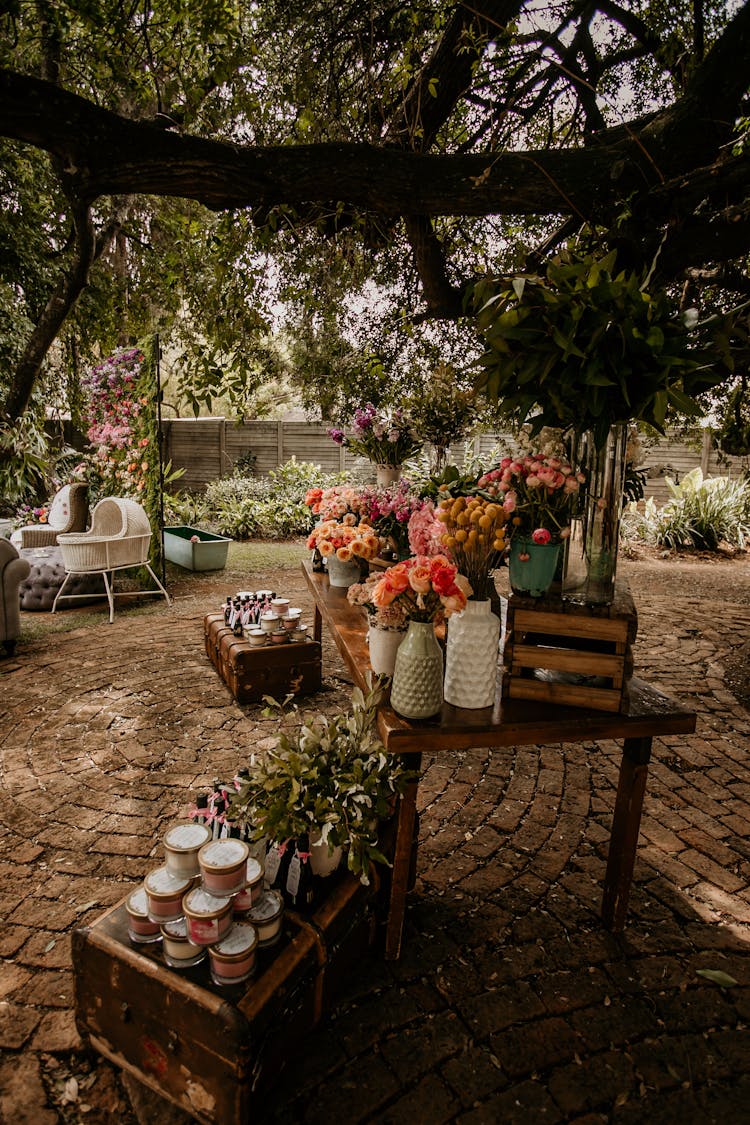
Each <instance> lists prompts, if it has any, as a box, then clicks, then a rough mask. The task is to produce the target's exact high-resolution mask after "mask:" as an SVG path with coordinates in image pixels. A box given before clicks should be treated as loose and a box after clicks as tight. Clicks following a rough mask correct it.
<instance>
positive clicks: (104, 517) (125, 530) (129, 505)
mask: <svg viewBox="0 0 750 1125" xmlns="http://www.w3.org/2000/svg"><path fill="white" fill-rule="evenodd" d="M57 542H58V545H59V546H60V548H61V550H62V557H63V563H64V565H65V569H66V570H67V571H70V572H72V573H76V572H80V571H88V572H91V571H96V570H103V571H104V570H117V569H119V568H120V567H129V566H142V565H144V564H146V563H148V554H149V550H150V548H151V525H150V524H149V522H148V516H147V515H146V513H145V511H144V510H143V508H142V507H141V505H140V504H137V503H136V501H135V500H122V499H120V498H119V497H115V496H108V497H106V498H105V499H104V500H100V501H99V503H98V504H97V505H96V507H95V508H94V510H93V512H92V515H91V527H90V529H89V530H88V531H85V532H83V533H82V534H80V535H78V534H75V535H72V534H70V535H59V536H58V539H57Z"/></svg>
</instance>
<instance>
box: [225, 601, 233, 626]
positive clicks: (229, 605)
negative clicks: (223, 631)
mask: <svg viewBox="0 0 750 1125" xmlns="http://www.w3.org/2000/svg"><path fill="white" fill-rule="evenodd" d="M231 614H232V598H231V595H229V594H228V595H227V600H226V603H225V605H224V624H225V625H228V624H229V618H230V616H231Z"/></svg>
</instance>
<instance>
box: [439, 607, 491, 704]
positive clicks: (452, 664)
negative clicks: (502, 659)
mask: <svg viewBox="0 0 750 1125" xmlns="http://www.w3.org/2000/svg"><path fill="white" fill-rule="evenodd" d="M499 640H500V620H499V618H497V617H496V616H495V614H494V613H493V612H492V609H491V606H490V602H489V599H488V600H487V601H476V602H467V603H466V608H465V609H464V611H463V612H462V613H454V614H453V615H452V616H451V617H449V618H448V640H447V644H446V648H445V684H444V685H443V695H444V697H445V701H446V703H452V704H453V706H454V707H469V708H474V709H476V708H480V707H491V706H492V705H493V703H494V702H495V688H496V686H497V664H498V642H499Z"/></svg>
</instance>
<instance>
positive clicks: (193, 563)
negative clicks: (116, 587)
mask: <svg viewBox="0 0 750 1125" xmlns="http://www.w3.org/2000/svg"><path fill="white" fill-rule="evenodd" d="M231 542H232V540H231V539H227V538H226V537H225V536H224V535H214V534H213V532H211V531H201V529H200V528H199V527H165V528H164V554H165V556H166V558H167V559H168V560H169V562H173V563H176V564H177V566H182V567H184V568H185V570H223V569H224V567H225V566H226V565H227V552H228V551H229V544H230V543H231Z"/></svg>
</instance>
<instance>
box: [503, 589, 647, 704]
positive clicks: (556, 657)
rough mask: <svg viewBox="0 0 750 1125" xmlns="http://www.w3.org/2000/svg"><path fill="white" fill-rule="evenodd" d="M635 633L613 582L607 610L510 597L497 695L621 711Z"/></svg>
mask: <svg viewBox="0 0 750 1125" xmlns="http://www.w3.org/2000/svg"><path fill="white" fill-rule="evenodd" d="M637 629H638V616H637V614H636V610H635V606H634V604H633V599H632V597H631V596H630V591H629V589H628V587H627V585H626V584H625V583H624V582H618V585H617V589H616V593H615V600H614V602H613V603H612V604H611V605H608V606H579V605H574V604H572V603H568V602H563V601H562V600H561V599H560V597H559V596H555V595H548V596H546V597H544V598H525V597H518V596H517V595H516V594H512V595H511V597H510V599H509V602H508V620H507V629H506V641H505V649H504V654H503V660H504V664H505V670H506V671H505V675H504V676H503V695H504V696H505V697H508V698H510V699H536V700H540V701H542V702H545V703H557V704H562V705H564V706H569V707H588V708H591V709H592V710H594V711H620V712H625V711H627V709H628V682H629V680H630V678H631V676H632V673H633V644H634V643H635V638H636V633H637Z"/></svg>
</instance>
